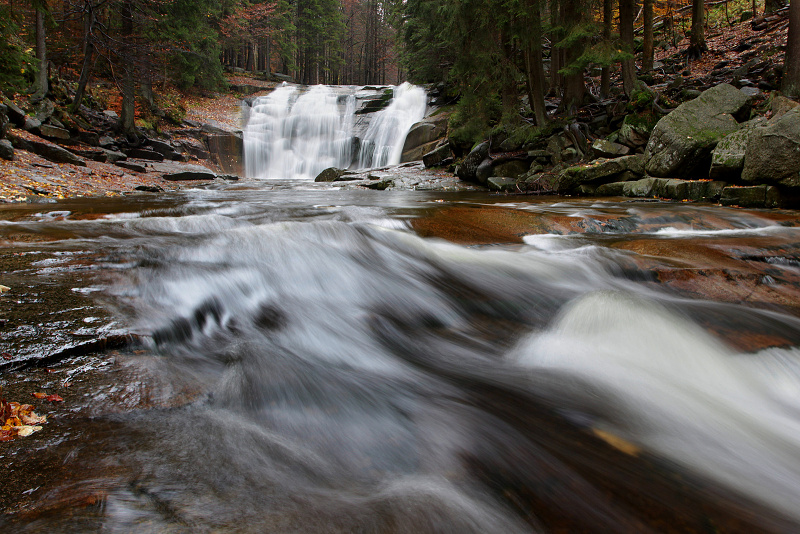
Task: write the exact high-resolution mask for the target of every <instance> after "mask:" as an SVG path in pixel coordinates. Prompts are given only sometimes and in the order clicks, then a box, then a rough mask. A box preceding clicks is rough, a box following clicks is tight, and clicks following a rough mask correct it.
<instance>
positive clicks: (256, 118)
mask: <svg viewBox="0 0 800 534" xmlns="http://www.w3.org/2000/svg"><path fill="white" fill-rule="evenodd" d="M358 90H359V88H357V87H331V86H324V85H315V86H313V87H309V88H303V87H300V86H294V85H289V84H283V85H281V86H280V87H278V88H277V89H275V90H274V91H273V92H272V93H270V94H269V95H267V96H263V97H259V98H257V99H256V100H255V101H254V103H253V107H252V109H251V110H250V113H249V120H248V123H247V126H246V128H245V130H244V159H245V172H246V174H247V176H248V177H250V178H259V179H285V178H295V179H297V178H299V179H314V178H315V177H316V176H317V175H318V174H319V173H320V172H321V171H323V170H325V169H327V168H329V167H336V168H340V169H347V168H351V167H355V168H373V167H379V166H384V165H392V164H396V163H399V162H400V155H401V152H402V149H403V143H404V142H405V137H406V134H407V133H408V131H409V129H410V128H411V126H412V125H413V124H414V123H415V122H419V121H420V120H422V118H423V117H424V115H425V107H426V101H427V97H426V94H425V91H424V90H423V89H422V88H420V87H416V86H413V85H410V84H408V83H404V84H403V85H400V86H398V87H395V88H394V96H393V100H392V101H391V103H390V104H389V106H387V107H386V108H385V109H383V110H381V111H379V112H378V113H376V114H374V116H373V117H372V118H371V120H370V124H369V127H368V128H367V131H366V133H365V135H364V137H363V139H361V150H360V151H359V152H358V154H356V150H355V147H356V146H357V141H356V132H355V130H356V128H355V123H356V121H355V117H356V116H355V112H356V109H357V100H356V93H357V92H358Z"/></svg>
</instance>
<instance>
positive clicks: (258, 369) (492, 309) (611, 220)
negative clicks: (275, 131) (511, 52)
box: [0, 93, 800, 533]
mask: <svg viewBox="0 0 800 534" xmlns="http://www.w3.org/2000/svg"><path fill="white" fill-rule="evenodd" d="M273 94H274V93H273ZM299 103H300V102H299V100H298V104H299ZM339 120H340V119H339V118H338V116H337V117H334V116H333V115H331V117H330V128H331V129H335V128H338V127H339V125H340V124H341V123H340V122H337V121H339ZM153 198H157V199H154V200H148V197H144V196H143V197H138V198H137V199H130V200H128V201H126V202H124V203H116V202H111V201H97V200H72V201H64V202H61V203H59V204H58V205H53V206H47V205H40V206H33V205H31V206H14V207H3V208H2V210H0V238H2V239H3V240H4V241H3V243H4V248H3V254H2V264H1V265H2V270H0V276H1V277H0V283H3V284H5V285H8V286H10V287H11V288H12V292H10V293H8V294H6V295H4V296H3V298H4V299H7V302H8V305H9V306H10V307H11V308H9V310H10V311H8V313H9V314H13V316H12V315H9V317H13V320H12V321H10V323H11V324H8V325H6V326H5V327H4V328H5V333H6V334H7V335H5V336H4V339H3V340H2V341H1V342H0V349H2V351H3V352H8V353H13V354H14V355H15V356H19V358H20V361H27V360H30V361H35V360H36V359H37V358H39V357H41V355H42V354H43V353H47V352H48V351H50V350H51V349H52V347H51V346H50V345H49V344H48V343H56V342H57V343H59V344H63V343H66V342H67V341H65V340H66V339H67V338H69V337H70V333H74V332H76V331H77V330H79V329H80V328H86V327H87V325H93V328H96V329H97V330H98V331H102V332H108V331H115V332H118V331H122V332H125V333H131V334H134V335H135V336H136V341H135V343H134V344H133V345H132V346H130V347H128V348H123V349H120V350H118V351H117V352H110V351H106V352H101V353H99V354H96V355H94V356H92V357H91V358H90V359H86V357H84V358H83V359H80V358H79V359H78V360H76V362H77V363H70V360H69V359H67V361H66V362H65V363H61V364H58V363H57V362H56V363H53V362H51V363H49V364H48V365H49V366H50V367H51V370H52V371H53V373H51V374H47V373H41V372H40V371H39V372H35V371H24V370H16V371H15V370H14V369H13V368H12V367H6V368H5V369H4V370H3V371H2V373H3V374H0V383H2V385H3V386H4V391H6V394H9V392H12V393H13V392H15V391H19V392H20V393H19V394H20V395H23V394H26V395H29V393H24V392H25V391H26V390H25V387H29V386H26V385H25V384H27V383H31V381H33V382H32V383H34V384H36V386H35V387H45V386H46V385H47V384H49V385H50V386H49V387H50V389H49V391H59V392H60V393H61V395H62V396H63V397H64V399H65V403H64V408H65V412H64V413H63V414H61V415H59V416H57V417H54V418H52V419H51V420H50V421H49V422H48V423H47V425H45V427H44V430H42V431H41V432H39V433H37V434H34V435H33V436H31V437H30V438H25V439H27V440H29V441H15V442H9V443H3V444H0V457H1V458H3V459H4V460H3V461H4V463H6V466H7V467H6V472H7V473H9V472H10V473H17V474H19V476H20V477H22V481H17V482H16V483H15V484H10V485H6V489H4V490H0V495H2V497H3V501H4V502H6V503H7V504H6V505H5V506H4V512H5V515H4V516H2V517H0V527H4V528H5V529H6V531H9V532H10V531H20V532H22V531H26V532H71V531H74V532H83V531H98V530H104V531H109V532H189V531H191V532H211V531H226V532H227V531H236V532H265V531H270V532H409V533H412V532H413V533H419V532H437V533H438V532H454V533H456V532H457V533H463V532H555V531H558V532H663V531H674V532H688V531H696V532H700V531H707V532H714V531H718V532H756V531H765V532H792V531H797V529H798V528H800V510H799V509H798V508H797V506H796V503H797V502H798V499H800V348H798V347H800V320H799V319H798V309H800V307H798V304H800V302H798V300H797V295H798V292H797V289H798V287H800V285H798V279H799V278H798V277H799V276H800V270H798V263H797V250H798V249H797V247H798V243H800V229H799V228H798V225H800V217H798V214H796V213H794V212H775V213H772V212H750V211H744V210H732V209H725V208H718V207H715V208H710V207H707V206H700V205H698V206H694V205H685V204H683V205H682V204H663V203H637V202H614V201H606V200H604V201H592V200H585V199H583V200H568V201H564V200H558V199H552V198H539V199H537V198H532V197H489V196H486V195H485V194H480V195H478V194H467V193H458V194H456V193H442V192H438V193H435V192H413V191H407V192H402V191H397V192H393V193H391V194H388V193H386V192H375V191H355V190H352V191H344V190H337V189H335V188H333V187H331V186H330V185H328V184H308V183H307V182H303V181H296V182H291V181H289V182H263V183H259V182H250V183H245V184H240V185H229V186H225V187H224V188H220V189H213V188H209V189H203V188H200V189H195V190H186V191H184V192H183V193H180V194H174V195H167V194H164V195H161V196H159V197H153ZM509 198H511V199H512V200H513V201H509ZM484 216H488V218H489V219H490V220H491V221H493V224H495V223H496V222H497V221H508V228H512V227H513V231H509V233H508V236H509V237H508V239H507V240H505V241H503V240H500V241H494V242H491V241H490V242H487V241H486V240H485V239H484V237H485V236H486V235H488V233H489V229H490V226H489V225H488V223H487V226H485V227H482V226H481V224H482V223H481V221H482V220H484V219H482V218H481V217H484ZM465 228H469V229H470V232H471V234H469V235H470V236H471V237H464V236H465V235H467V234H465V233H464V231H465ZM491 228H492V231H496V230H495V229H494V227H491ZM526 229H527V230H526ZM454 236H455V237H454ZM443 238H447V240H446V239H443ZM479 243H484V244H479ZM665 251H667V252H665ZM759 258H760V259H759ZM714 265H716V266H717V270H716V271H715V270H714V267H713V266H714ZM719 269H724V270H725V273H723V274H724V275H721V274H719ZM692 277H694V278H692ZM687 280H689V281H688V282H687ZM692 280H693V281H692ZM715 284H716V285H715ZM745 284H752V292H751V293H752V294H751V295H750V296H749V297H748V298H747V299H745V298H743V297H740V296H738V295H739V293H736V291H739V290H742V289H743V288H744V285H745ZM704 287H705V291H706V293H705V294H703V293H702V291H703V290H704V289H703V288H704ZM58 288H63V293H64V295H62V293H54V292H57V291H58ZM748 288H749V286H748ZM746 289H747V288H746ZM747 291H750V289H747ZM48 292H50V293H48ZM55 294H58V295H62V297H61V300H59V301H58V303H57V304H56V307H60V308H61V309H64V310H71V311H70V313H69V314H62V315H59V314H58V310H52V309H51V310H50V315H48V312H47V311H46V310H42V311H41V314H40V315H36V316H28V317H27V318H26V315H25V313H26V310H27V313H29V314H31V313H33V312H32V310H33V309H34V307H35V306H36V301H37V299H38V301H42V300H44V301H45V302H47V301H48V299H51V296H52V295H55ZM9 296H10V297H9ZM9 298H10V299H11V300H9ZM51 302H55V300H51ZM51 307H52V304H51ZM36 309H37V310H38V308H36ZM37 313H38V312H37ZM37 324H38V326H36V325H37ZM27 326H30V328H27ZM34 327H35V328H34ZM31 328H33V330H31ZM36 328H38V329H39V330H38V334H36V333H32V332H34V330H35V329H36ZM45 337H46V338H48V339H44V338H45ZM93 362H94V363H93ZM97 362H100V363H97ZM12 363H15V362H12ZM87 366H88V367H87ZM92 366H94V367H92ZM90 369H91V370H90ZM81 377H86V378H85V379H84V380H82V378H81ZM90 377H92V378H91V379H90ZM37 380H38V381H39V382H36V381H37ZM42 381H44V382H42ZM65 383H70V384H73V385H71V386H69V387H67V386H64V384H65ZM40 384H44V385H45V386H42V385H40ZM30 387H33V386H30ZM58 387H60V388H61V389H55V388H58ZM15 388H16V389H15ZM28 398H29V397H28ZM25 473H36V474H35V476H34V475H25ZM27 476H30V477H31V478H30V479H29V480H30V481H29V482H28V481H26V478H25V477H27ZM10 488H17V489H20V490H23V489H24V490H25V492H23V491H17V490H14V492H13V493H12V489H10ZM3 492H5V493H3Z"/></svg>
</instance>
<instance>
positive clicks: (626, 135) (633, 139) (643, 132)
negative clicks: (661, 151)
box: [618, 113, 657, 148]
mask: <svg viewBox="0 0 800 534" xmlns="http://www.w3.org/2000/svg"><path fill="white" fill-rule="evenodd" d="M656 124H657V116H656V115H654V114H653V113H639V114H636V113H631V114H629V115H626V116H625V119H624V120H623V121H622V126H621V127H620V129H619V139H618V140H619V142H620V143H622V144H623V145H626V146H628V147H631V148H638V147H642V146H645V145H646V144H647V141H648V140H649V139H650V132H652V131H653V128H654V127H655V125H656Z"/></svg>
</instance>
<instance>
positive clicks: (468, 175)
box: [456, 141, 489, 182]
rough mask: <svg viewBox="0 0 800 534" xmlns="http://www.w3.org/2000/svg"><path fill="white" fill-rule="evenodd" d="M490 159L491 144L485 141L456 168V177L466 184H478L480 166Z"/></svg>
mask: <svg viewBox="0 0 800 534" xmlns="http://www.w3.org/2000/svg"><path fill="white" fill-rule="evenodd" d="M488 157H489V142H488V141H484V142H483V143H480V144H479V145H478V146H476V147H475V148H473V149H472V151H471V152H470V153H469V154H467V155H466V156H465V157H464V160H463V161H462V162H461V164H460V165H459V166H458V167H456V176H458V177H459V179H461V180H463V181H465V182H476V181H477V175H476V172H477V170H478V166H479V165H480V164H481V163H482V162H483V160H485V159H486V158H488Z"/></svg>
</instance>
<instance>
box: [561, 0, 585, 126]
mask: <svg viewBox="0 0 800 534" xmlns="http://www.w3.org/2000/svg"><path fill="white" fill-rule="evenodd" d="M562 4H563V5H564V12H563V19H562V21H563V23H564V26H565V27H566V28H567V33H568V32H569V30H570V29H572V28H574V27H575V26H577V25H578V24H580V23H581V21H582V20H583V9H584V7H583V6H582V5H581V3H580V1H579V0H564V1H563V2H562ZM583 49H584V43H583V42H582V41H579V42H577V43H575V44H573V45H572V46H570V47H569V48H568V49H566V51H565V54H564V56H565V57H564V66H565V67H570V66H574V62H575V61H576V60H577V59H578V58H579V57H580V56H581V54H582V53H583ZM585 97H586V83H585V81H584V77H583V70H573V71H572V72H570V73H569V74H566V75H565V76H564V94H563V96H562V98H561V105H560V108H561V110H562V111H565V112H567V113H571V112H572V110H573V108H574V107H576V106H577V107H580V106H581V105H583V100H584V98H585Z"/></svg>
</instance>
